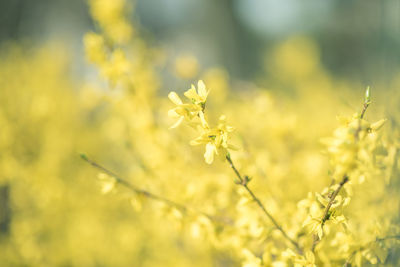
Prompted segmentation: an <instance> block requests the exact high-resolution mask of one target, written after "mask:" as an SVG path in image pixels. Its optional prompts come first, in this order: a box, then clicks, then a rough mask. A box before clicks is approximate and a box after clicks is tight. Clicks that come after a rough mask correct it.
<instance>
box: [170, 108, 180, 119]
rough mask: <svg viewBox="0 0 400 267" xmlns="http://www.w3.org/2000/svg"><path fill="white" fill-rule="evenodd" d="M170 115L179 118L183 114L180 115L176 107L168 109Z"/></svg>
mask: <svg viewBox="0 0 400 267" xmlns="http://www.w3.org/2000/svg"><path fill="white" fill-rule="evenodd" d="M168 117H170V118H179V117H181V115H179V114H178V113H177V112H176V110H175V109H170V110H168Z"/></svg>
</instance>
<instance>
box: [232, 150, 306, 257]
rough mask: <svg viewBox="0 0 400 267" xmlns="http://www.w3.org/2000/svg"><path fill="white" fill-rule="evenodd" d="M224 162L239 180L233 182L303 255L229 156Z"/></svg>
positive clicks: (298, 246)
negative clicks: (243, 189)
mask: <svg viewBox="0 0 400 267" xmlns="http://www.w3.org/2000/svg"><path fill="white" fill-rule="evenodd" d="M226 160H227V161H228V163H229V165H230V167H231V168H232V170H233V171H234V172H235V174H236V177H237V178H238V179H239V180H237V181H235V183H236V184H238V185H240V186H243V187H244V188H245V189H246V191H247V192H248V193H249V194H250V196H251V197H252V199H253V200H254V201H255V202H256V203H257V205H258V206H259V207H260V209H261V210H262V211H263V213H264V214H265V215H266V216H267V217H268V219H269V220H270V221H271V222H272V224H273V225H274V226H275V227H276V228H277V229H278V230H279V231H280V232H281V234H282V235H283V237H284V238H286V239H287V240H288V241H289V242H290V243H291V244H292V245H293V246H295V248H296V249H297V251H298V252H299V253H300V254H303V250H302V249H301V247H300V245H299V244H298V243H297V242H296V241H295V240H293V239H292V238H291V237H290V236H289V235H288V234H287V233H286V232H285V230H283V228H282V226H280V225H279V223H278V222H277V221H276V220H275V218H274V217H273V216H272V215H271V213H270V212H269V211H268V210H267V209H266V208H265V206H264V205H263V204H262V203H261V201H260V199H259V198H258V197H257V196H256V195H255V194H254V192H253V191H252V190H251V189H250V188H249V186H248V183H249V181H250V178H249V177H248V176H244V177H242V175H241V174H240V172H239V171H238V170H237V169H236V167H235V165H234V164H233V161H232V159H231V157H230V156H229V155H227V156H226Z"/></svg>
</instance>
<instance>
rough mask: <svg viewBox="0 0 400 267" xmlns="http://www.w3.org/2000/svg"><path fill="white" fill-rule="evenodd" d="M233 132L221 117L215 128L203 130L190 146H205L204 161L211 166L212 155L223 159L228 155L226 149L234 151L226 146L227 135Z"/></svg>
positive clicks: (228, 145)
mask: <svg viewBox="0 0 400 267" xmlns="http://www.w3.org/2000/svg"><path fill="white" fill-rule="evenodd" d="M233 130H234V128H233V127H231V126H228V125H227V124H226V117H225V115H222V116H221V117H220V118H219V124H218V126H217V127H216V128H213V129H209V128H205V129H203V133H202V134H201V135H200V136H199V137H198V138H196V139H194V140H192V141H191V142H190V144H191V145H192V146H196V145H201V144H206V152H205V153H204V158H205V161H206V162H207V163H208V164H211V163H212V162H213V161H214V155H219V156H220V157H221V159H224V158H225V156H226V155H227V153H228V149H236V148H235V147H234V146H232V145H230V144H228V139H229V136H228V134H229V133H230V132H232V131H233Z"/></svg>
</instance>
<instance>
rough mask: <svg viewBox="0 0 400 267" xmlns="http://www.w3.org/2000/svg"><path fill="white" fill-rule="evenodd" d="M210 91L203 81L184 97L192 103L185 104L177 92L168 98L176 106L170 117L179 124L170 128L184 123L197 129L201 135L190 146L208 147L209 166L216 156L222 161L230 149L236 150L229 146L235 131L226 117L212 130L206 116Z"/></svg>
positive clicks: (206, 153) (221, 117)
mask: <svg viewBox="0 0 400 267" xmlns="http://www.w3.org/2000/svg"><path fill="white" fill-rule="evenodd" d="M208 93H209V91H208V90H207V89H206V86H205V84H204V82H203V81H201V80H200V81H199V82H198V84H197V90H196V88H195V86H194V85H192V86H191V88H190V89H189V90H187V91H186V92H185V93H184V95H185V96H186V97H187V98H188V99H189V101H190V103H183V102H182V100H181V99H180V97H179V96H178V94H177V93H175V92H170V93H169V95H168V97H169V99H170V100H171V101H172V102H173V103H174V104H175V105H176V107H175V108H173V109H170V110H169V112H168V115H169V116H170V117H172V118H177V119H178V120H177V122H176V123H175V124H173V125H172V126H171V127H170V128H176V127H178V126H179V125H180V124H181V123H182V122H183V121H185V122H187V123H188V125H190V126H192V127H194V128H195V129H197V130H198V131H199V133H200V136H198V137H197V138H196V139H194V140H192V141H191V142H190V144H191V145H192V146H196V145H206V151H205V153H204V159H205V161H206V162H207V163H208V164H211V163H212V162H213V161H214V156H215V155H217V156H219V157H220V158H221V159H222V160H224V159H225V157H226V156H227V155H228V154H229V150H230V149H236V148H235V147H234V146H233V145H231V144H229V143H228V141H229V133H231V132H233V131H234V128H233V127H232V126H229V125H227V123H226V116H225V115H221V116H220V117H219V122H218V125H217V126H216V127H213V128H211V127H210V126H209V123H208V121H207V119H206V116H205V114H204V110H205V107H206V102H207V96H208Z"/></svg>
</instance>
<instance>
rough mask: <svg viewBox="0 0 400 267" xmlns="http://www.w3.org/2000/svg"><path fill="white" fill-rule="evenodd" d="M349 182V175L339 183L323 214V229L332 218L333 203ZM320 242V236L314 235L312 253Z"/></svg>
mask: <svg viewBox="0 0 400 267" xmlns="http://www.w3.org/2000/svg"><path fill="white" fill-rule="evenodd" d="M348 181H349V177H348V176H347V175H344V176H343V179H342V181H341V182H340V183H339V186H338V188H336V190H335V191H334V192H333V193H332V195H331V196H330V198H329V202H328V205H326V207H325V210H324V213H323V214H322V218H321V227H324V224H325V222H326V221H327V220H328V219H329V217H330V213H329V210H330V209H331V207H332V205H333V203H334V202H335V198H336V196H337V195H338V194H339V192H340V190H341V189H342V187H343V186H344V185H345V184H346V183H347V182H348ZM319 241H321V240H320V239H319V237H318V235H316V234H314V240H313V244H312V247H311V251H314V250H315V247H316V246H317V245H318V243H319Z"/></svg>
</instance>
